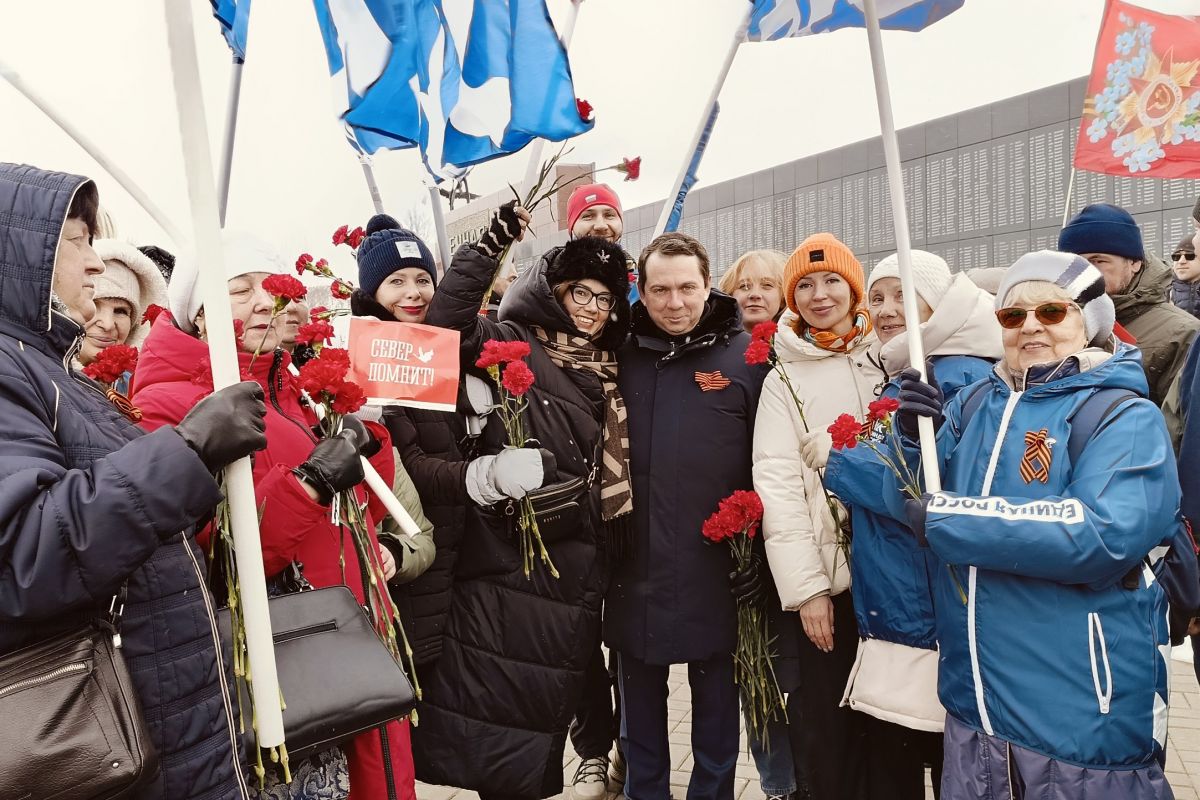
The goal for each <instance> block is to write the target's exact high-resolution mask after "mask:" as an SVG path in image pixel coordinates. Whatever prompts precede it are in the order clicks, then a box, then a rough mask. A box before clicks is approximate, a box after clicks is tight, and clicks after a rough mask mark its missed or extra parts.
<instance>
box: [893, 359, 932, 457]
mask: <svg viewBox="0 0 1200 800" xmlns="http://www.w3.org/2000/svg"><path fill="white" fill-rule="evenodd" d="M925 374H926V375H927V376H928V377H929V382H928V383H926V382H925V381H923V380H921V373H919V372H917V370H916V369H914V368H913V367H909V368H908V369H906V370H904V372H901V373H900V408H899V409H898V410H897V411H896V423H897V424H898V425H899V427H900V434H901V435H902V436H904V438H905V439H908V440H909V441H910V442H915V441H917V438H918V436H919V434H918V433H917V417H932V418H933V429H934V430H935V431H936V430H937V429H938V428H940V427H941V426H942V390H941V389H939V388H938V385H937V379H936V378H935V377H934V375H933V365H932V364H928V363H927V364H926V365H925Z"/></svg>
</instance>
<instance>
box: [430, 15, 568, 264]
mask: <svg viewBox="0 0 1200 800" xmlns="http://www.w3.org/2000/svg"><path fill="white" fill-rule="evenodd" d="M581 5H583V0H571V10H570V11H568V12H567V21H566V24H564V25H563V33H562V45H563V50H564V51H565V52H567V53H570V51H571V39H572V38H574V36H575V23H576V21H577V20H578V19H579V7H580V6H581ZM545 149H546V140H545V139H541V138H539V139H535V140H534V141H533V142H531V143H530V145H529V161H528V163H526V165H525V179H524V180H523V181H522V182H521V190H522V191H525V192H528V191H529V190H530V189H532V188H533V184H534V183H535V182H536V181H537V178H538V173H539V172H540V171H541V168H542V151H544V150H545ZM515 249H516V248H515V247H510V248H508V252H507V253H505V254H504V260H503V261H502V262H500V268H499V269H498V270H497V272H496V274H498V275H503V274H504V266H505V265H506V264H508V263H509V262H510V261H512V257H513V256H512V254H513V250H515ZM447 266H449V262H447Z"/></svg>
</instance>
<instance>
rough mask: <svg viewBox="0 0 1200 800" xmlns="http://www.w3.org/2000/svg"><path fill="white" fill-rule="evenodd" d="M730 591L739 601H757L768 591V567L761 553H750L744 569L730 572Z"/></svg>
mask: <svg viewBox="0 0 1200 800" xmlns="http://www.w3.org/2000/svg"><path fill="white" fill-rule="evenodd" d="M729 591H730V592H732V593H733V599H734V600H736V601H737V602H739V603H756V602H758V601H759V600H761V599H762V598H763V596H764V595H765V594H766V593H767V567H766V565H765V564H763V557H762V555H760V554H759V553H751V554H750V563H748V564H747V565H746V568H745V569H743V570H737V569H735V570H734V571H733V572H731V573H729Z"/></svg>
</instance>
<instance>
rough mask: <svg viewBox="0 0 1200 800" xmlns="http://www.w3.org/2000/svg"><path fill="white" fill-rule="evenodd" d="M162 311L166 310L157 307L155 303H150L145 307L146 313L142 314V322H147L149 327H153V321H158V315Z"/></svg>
mask: <svg viewBox="0 0 1200 800" xmlns="http://www.w3.org/2000/svg"><path fill="white" fill-rule="evenodd" d="M164 311H166V309H165V308H163V307H162V306H160V305H157V304H156V303H151V304H150V305H148V306H146V313H145V314H142V322H149V323H150V324H151V325H153V324H154V320H156V319H158V315H159V314H161V313H163V312H164Z"/></svg>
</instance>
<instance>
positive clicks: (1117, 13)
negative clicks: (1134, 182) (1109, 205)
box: [1075, 0, 1200, 178]
mask: <svg viewBox="0 0 1200 800" xmlns="http://www.w3.org/2000/svg"><path fill="white" fill-rule="evenodd" d="M1198 72H1200V19H1197V18H1196V17H1194V16H1174V15H1171V14H1159V13H1157V12H1154V11H1147V10H1146V9H1144V8H1141V7H1139V6H1135V5H1132V4H1130V3H1124V2H1121V0H1109V2H1108V5H1107V6H1106V8H1105V12H1104V22H1103V24H1102V25H1101V26H1100V38H1099V39H1098V40H1097V42H1096V57H1095V59H1094V60H1093V62H1092V76H1091V78H1090V79H1089V80H1088V88H1087V98H1086V99H1085V101H1084V104H1083V121H1082V122H1081V123H1080V125H1079V140H1078V142H1077V143H1076V147H1075V166H1076V167H1078V168H1079V169H1086V170H1091V171H1093V172H1106V173H1108V174H1110V175H1125V176H1137V177H1148V178H1196V177H1200V76H1198V75H1197V73H1198Z"/></svg>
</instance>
